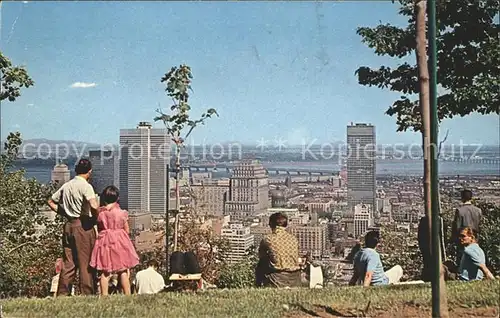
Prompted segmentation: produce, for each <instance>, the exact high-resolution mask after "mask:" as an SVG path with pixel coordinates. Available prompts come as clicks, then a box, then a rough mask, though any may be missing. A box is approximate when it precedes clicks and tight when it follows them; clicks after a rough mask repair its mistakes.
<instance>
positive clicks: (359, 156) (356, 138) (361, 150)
mask: <svg viewBox="0 0 500 318" xmlns="http://www.w3.org/2000/svg"><path fill="white" fill-rule="evenodd" d="M347 145H348V147H349V151H348V158H347V202H348V204H349V211H350V212H351V213H352V212H354V206H355V205H357V204H359V203H364V204H370V205H371V206H372V209H374V208H375V207H376V204H377V202H376V198H377V196H376V190H377V185H376V179H375V172H376V136H375V126H372V125H370V124H355V125H353V124H352V123H351V125H350V126H347Z"/></svg>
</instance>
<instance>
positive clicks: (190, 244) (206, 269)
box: [178, 218, 229, 283]
mask: <svg viewBox="0 0 500 318" xmlns="http://www.w3.org/2000/svg"><path fill="white" fill-rule="evenodd" d="M178 244H179V249H181V250H184V251H193V252H194V254H195V255H196V258H197V259H198V262H199V264H200V268H201V274H202V276H203V278H204V279H205V280H207V281H209V282H211V283H214V282H216V280H217V277H218V276H219V273H220V270H221V268H222V267H223V266H224V265H225V261H224V255H225V253H226V252H227V250H228V248H229V244H228V242H227V241H226V240H224V239H223V238H221V237H219V236H216V235H215V233H214V232H213V230H212V228H210V227H204V226H203V225H202V224H201V222H199V221H198V220H196V219H195V218H190V219H188V220H186V221H185V222H183V226H182V227H180V228H179V242H178Z"/></svg>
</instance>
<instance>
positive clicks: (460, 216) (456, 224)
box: [452, 190, 483, 264]
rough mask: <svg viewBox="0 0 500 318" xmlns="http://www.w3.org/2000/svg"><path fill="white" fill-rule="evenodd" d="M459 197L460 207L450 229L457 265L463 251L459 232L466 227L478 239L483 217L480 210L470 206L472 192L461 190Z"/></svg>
mask: <svg viewBox="0 0 500 318" xmlns="http://www.w3.org/2000/svg"><path fill="white" fill-rule="evenodd" d="M461 197H462V205H461V206H460V207H459V208H458V209H457V210H456V212H455V218H454V220H453V229H452V240H453V241H454V242H455V243H456V244H457V264H460V261H461V259H462V254H463V249H464V247H463V245H462V244H461V243H460V240H459V236H460V230H461V229H463V228H466V227H467V228H470V229H471V230H472V231H473V234H474V236H475V237H476V239H478V238H479V233H480V223H481V218H482V216H483V213H482V211H481V209H480V208H478V207H476V206H474V205H473V204H472V191H470V190H463V191H462V193H461Z"/></svg>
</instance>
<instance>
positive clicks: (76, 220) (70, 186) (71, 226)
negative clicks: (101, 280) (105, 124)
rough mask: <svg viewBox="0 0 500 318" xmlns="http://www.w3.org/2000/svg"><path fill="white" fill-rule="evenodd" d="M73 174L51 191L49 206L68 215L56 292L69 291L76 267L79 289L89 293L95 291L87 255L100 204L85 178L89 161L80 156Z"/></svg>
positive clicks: (89, 172)
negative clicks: (73, 175)
mask: <svg viewBox="0 0 500 318" xmlns="http://www.w3.org/2000/svg"><path fill="white" fill-rule="evenodd" d="M75 172H76V176H75V177H74V178H73V179H72V180H71V181H69V182H66V183H65V184H64V185H63V186H62V187H61V188H59V190H57V191H56V193H54V194H53V195H52V197H51V198H50V199H49V201H48V205H49V207H50V208H51V209H52V210H53V211H54V212H57V213H59V214H64V215H65V216H66V218H67V221H66V223H65V224H64V230H63V237H62V241H63V249H64V254H63V266H62V270H61V274H60V279H59V286H58V289H57V295H58V296H60V295H61V296H67V295H69V294H70V293H71V290H70V285H71V284H72V283H73V281H74V279H75V275H76V270H77V268H78V270H79V274H80V275H79V276H80V282H79V286H80V293H81V294H83V295H92V294H95V291H96V286H95V284H96V280H95V272H94V270H93V269H92V268H90V266H89V263H90V257H91V255H92V249H93V247H94V243H95V240H96V231H95V229H94V225H95V220H96V216H97V213H98V212H97V209H98V207H99V204H98V202H97V199H96V195H95V193H94V189H93V188H92V186H91V185H90V183H89V182H88V180H89V178H90V175H91V173H92V164H91V162H90V161H89V160H87V159H81V160H80V161H79V162H78V164H77V165H76V167H75Z"/></svg>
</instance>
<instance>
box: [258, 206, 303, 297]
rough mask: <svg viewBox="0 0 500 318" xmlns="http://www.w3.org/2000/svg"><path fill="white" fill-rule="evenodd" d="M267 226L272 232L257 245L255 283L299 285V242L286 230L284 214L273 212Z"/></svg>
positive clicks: (286, 223)
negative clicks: (257, 259)
mask: <svg viewBox="0 0 500 318" xmlns="http://www.w3.org/2000/svg"><path fill="white" fill-rule="evenodd" d="M269 226H270V227H271V230H272V233H271V234H268V235H266V236H264V238H263V239H262V241H261V242H260V246H259V263H258V265H257V268H256V273H255V274H256V280H257V285H264V286H271V287H298V286H300V285H301V275H300V264H299V242H298V241H297V238H296V237H295V236H294V235H292V234H290V233H288V232H287V231H286V227H287V226H288V220H287V217H286V215H284V214H283V213H274V214H273V215H271V216H270V217H269Z"/></svg>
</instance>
